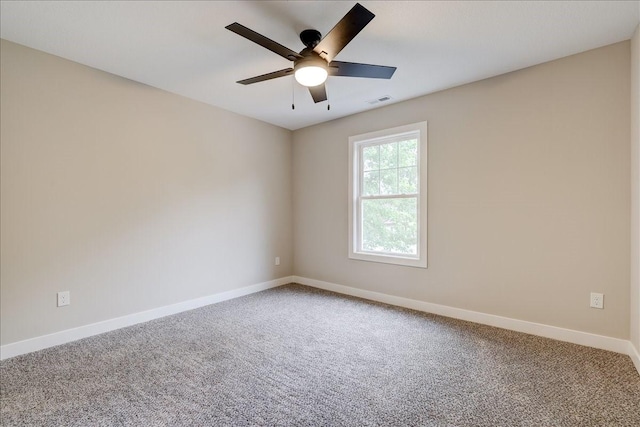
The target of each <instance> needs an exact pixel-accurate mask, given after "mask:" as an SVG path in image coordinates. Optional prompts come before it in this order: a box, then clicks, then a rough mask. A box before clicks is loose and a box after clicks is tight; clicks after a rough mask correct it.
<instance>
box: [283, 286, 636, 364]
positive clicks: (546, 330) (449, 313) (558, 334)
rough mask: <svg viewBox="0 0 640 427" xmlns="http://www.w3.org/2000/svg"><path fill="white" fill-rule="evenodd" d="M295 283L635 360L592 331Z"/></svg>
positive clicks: (616, 342)
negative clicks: (583, 346) (607, 352)
mask: <svg viewBox="0 0 640 427" xmlns="http://www.w3.org/2000/svg"><path fill="white" fill-rule="evenodd" d="M293 280H294V282H295V283H300V284H301V285H306V286H311V287H314V288H320V289H324V290H327V291H332V292H337V293H340V294H346V295H351V296H354V297H359V298H364V299H368V300H373V301H378V302H383V303H386V304H391V305H396V306H399V307H405V308H410V309H413V310H418V311H424V312H427V313H433V314H439V315H441V316H446V317H453V318H455V319H461V320H467V321H469V322H474V323H481V324H483V325H489V326H495V327H498V328H503V329H509V330H512V331H517V332H524V333H527V334H531V335H538V336H541V337H545V338H552V339H555V340H559V341H565V342H570V343H573V344H580V345H585V346H588V347H594V348H599V349H602V350H609V351H614V352H616V353H622V354H628V355H629V356H631V358H632V359H633V357H634V356H633V355H631V354H630V348H633V346H632V345H631V342H630V341H627V340H623V339H619V338H612V337H606V336H603V335H595V334H590V333H588V332H580V331H575V330H572V329H564V328H558V327H556V326H549V325H543V324H540V323H533V322H527V321H525V320H518V319H511V318H508V317H502V316H496V315H493V314H486V313H480V312H477V311H470V310H464V309H461V308H455V307H450V306H446V305H440V304H433V303H429V302H424V301H418V300H413V299H409V298H402V297H397V296H393V295H388V294H383V293H379V292H373V291H367V290H363V289H357V288H352V287H349V286H344V285H338V284H335V283H330V282H323V281H321V280H315V279H309V278H306V277H299V276H293ZM635 356H636V359H635V360H634V363H635V365H636V368H638V372H639V373H640V368H639V366H640V359H638V354H637V352H636V355H635Z"/></svg>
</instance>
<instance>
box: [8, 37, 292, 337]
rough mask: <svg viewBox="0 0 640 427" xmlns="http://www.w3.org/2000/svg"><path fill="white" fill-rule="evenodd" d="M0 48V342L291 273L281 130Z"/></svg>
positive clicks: (287, 143) (286, 138)
mask: <svg viewBox="0 0 640 427" xmlns="http://www.w3.org/2000/svg"><path fill="white" fill-rule="evenodd" d="M0 50H1V54H2V57H1V64H2V68H1V78H2V81H1V85H2V97H1V98H2V104H1V114H2V115H1V121H2V134H1V161H2V163H1V169H0V170H1V192H0V194H1V212H0V214H1V229H0V232H1V265H2V269H1V288H0V291H1V293H0V297H1V298H0V299H1V306H0V311H1V319H0V320H1V321H0V323H1V325H2V329H1V336H2V344H7V343H11V342H15V341H19V340H23V339H26V338H32V337H36V336H40V335H43V334H47V333H51V332H55V331H60V330H64V329H68V328H73V327H77V326H81V325H85V324H89V323H92V322H97V321H101V320H105V319H111V318H114V317H118V316H122V315H126V314H130V313H135V312H139V311H143V310H147V309H151V308H155V307H160V306H164V305H168V304H172V303H176V302H180V301H185V300H189V299H192V298H196V297H201V296H205V295H211V294H215V293H218V292H222V291H226V290H231V289H234V288H239V287H242V286H246V285H251V284H256V283H260V282H264V281H268V280H271V279H275V278H279V277H283V276H288V275H290V274H291V273H292V254H291V246H292V242H291V223H292V217H291V214H292V210H291V133H290V132H289V131H287V130H284V129H281V128H278V127H275V126H272V125H268V124H265V123H263V122H259V121H256V120H253V119H249V118H245V117H242V116H239V115H236V114H232V113H229V112H225V111H223V110H220V109H216V108H213V107H210V106H207V105H204V104H201V103H198V102H195V101H191V100H188V99H186V98H182V97H179V96H176V95H172V94H169V93H166V92H163V91H160V90H157V89H154V88H151V87H148V86H144V85H142V84H138V83H135V82H133V81H129V80H125V79H123V78H120V77H116V76H113V75H110V74H107V73H103V72H100V71H97V70H94V69H91V68H88V67H85V66H82V65H79V64H76V63H73V62H70V61H66V60H63V59H61V58H58V57H55V56H52V55H48V54H45V53H42V52H38V51H35V50H31V49H28V48H25V47H22V46H19V45H16V44H13V43H9V42H6V41H2V45H1V49H0ZM275 256H280V257H281V259H282V264H281V265H280V266H279V267H275V266H274V265H273V264H274V263H273V259H274V257H275ZM61 290H70V291H71V301H72V304H71V305H70V306H69V307H64V308H56V292H57V291H61Z"/></svg>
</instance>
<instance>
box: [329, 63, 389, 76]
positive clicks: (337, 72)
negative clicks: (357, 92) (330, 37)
mask: <svg viewBox="0 0 640 427" xmlns="http://www.w3.org/2000/svg"><path fill="white" fill-rule="evenodd" d="M395 71H396V67H387V66H385V65H371V64H358V63H356V62H342V61H331V63H330V64H329V75H330V76H344V77H368V78H370V79H390V78H391V76H393V73H395Z"/></svg>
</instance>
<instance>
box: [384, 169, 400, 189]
mask: <svg viewBox="0 0 640 427" xmlns="http://www.w3.org/2000/svg"><path fill="white" fill-rule="evenodd" d="M380 194H398V169H386V170H381V171H380Z"/></svg>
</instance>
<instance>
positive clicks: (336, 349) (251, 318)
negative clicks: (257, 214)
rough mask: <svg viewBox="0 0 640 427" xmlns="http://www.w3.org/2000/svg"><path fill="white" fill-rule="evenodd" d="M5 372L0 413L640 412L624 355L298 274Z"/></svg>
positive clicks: (495, 421)
mask: <svg viewBox="0 0 640 427" xmlns="http://www.w3.org/2000/svg"><path fill="white" fill-rule="evenodd" d="M0 374H1V383H0V384H1V393H0V398H1V400H0V403H1V410H0V414H1V418H0V420H1V422H2V426H31V425H33V426H181V425H184V426H189V425H193V426H276V425H277V426H605V425H606V426H609V425H615V426H640V376H639V375H638V373H637V371H635V369H634V367H633V365H632V363H631V360H630V359H629V358H628V357H627V356H624V355H620V354H616V353H611V352H607V351H602V350H596V349H592V348H587V347H581V346H578V345H573V344H567V343H563V342H558V341H554V340H549V339H545V338H539V337H535V336H531V335H525V334H520V333H516V332H510V331H506V330H502V329H497V328H492V327H488V326H482V325H477V324H473V323H468V322H463V321H458V320H453V319H449V318H444V317H440V316H435V315H429V314H424V313H419V312H414V311H410V310H405V309H400V308H395V307H390V306H387V305H384V304H378V303H371V302H367V301H363V300H359V299H356V298H349V297H344V296H340V295H337V294H333V293H330V292H324V291H319V290H315V289H312V288H307V287H304V286H300V285H287V286H283V287H280V288H276V289H272V290H269V291H265V292H261V293H258V294H253V295H249V296H246V297H243V298H238V299H235V300H232V301H227V302H223V303H220V304H216V305H212V306H208V307H204V308H201V309H197V310H193V311H189V312H185V313H181V314H178V315H175V316H171V317H167V318H164V319H159V320H155V321H152V322H148V323H145V324H141V325H136V326H133V327H129V328H125V329H121V330H118V331H114V332H110V333H106V334H103V335H99V336H96V337H92V338H88V339H84V340H81V341H77V342H74V343H70V344H66V345H63V346H59V347H55V348H51V349H47V350H43V351H40V352H37V353H32V354H29V355H24V356H19V357H16V358H13V359H9V360H5V361H3V362H1V363H0Z"/></svg>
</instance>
